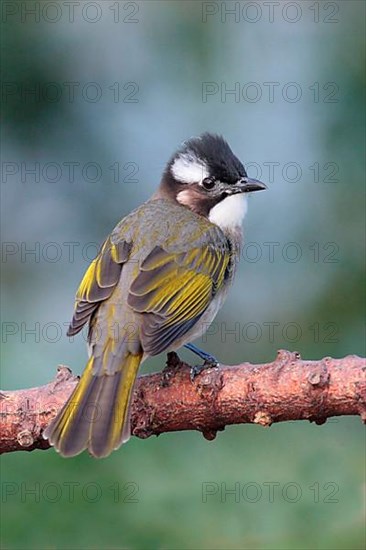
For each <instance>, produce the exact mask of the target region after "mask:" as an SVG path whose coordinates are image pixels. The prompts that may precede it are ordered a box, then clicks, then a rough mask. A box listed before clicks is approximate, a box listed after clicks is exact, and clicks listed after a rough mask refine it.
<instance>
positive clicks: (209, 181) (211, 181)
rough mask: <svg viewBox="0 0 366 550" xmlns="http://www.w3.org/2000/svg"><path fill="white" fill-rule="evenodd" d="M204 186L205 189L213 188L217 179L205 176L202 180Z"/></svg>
mask: <svg viewBox="0 0 366 550" xmlns="http://www.w3.org/2000/svg"><path fill="white" fill-rule="evenodd" d="M202 186H203V187H204V188H205V189H213V188H214V187H215V180H214V179H213V178H205V179H204V180H202Z"/></svg>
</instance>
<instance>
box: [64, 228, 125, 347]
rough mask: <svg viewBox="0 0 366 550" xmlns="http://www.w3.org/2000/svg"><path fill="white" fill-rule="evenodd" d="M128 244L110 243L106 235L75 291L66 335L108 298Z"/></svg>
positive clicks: (81, 323) (122, 241) (70, 333)
mask: <svg viewBox="0 0 366 550" xmlns="http://www.w3.org/2000/svg"><path fill="white" fill-rule="evenodd" d="M130 249H131V244H130V243H127V242H126V241H125V240H120V241H118V242H112V241H111V238H110V237H108V238H107V239H106V240H105V241H104V243H103V245H102V247H101V249H100V252H99V254H98V256H97V257H96V258H95V260H93V261H92V263H91V264H90V266H89V267H88V269H87V271H86V272H85V275H84V277H83V279H82V281H81V283H80V286H79V289H78V291H77V294H76V300H75V310H74V316H73V318H72V320H71V323H70V326H69V329H68V332H67V335H68V336H73V335H74V334H77V333H78V332H79V331H80V330H81V329H82V328H83V326H84V325H85V324H86V323H87V322H88V321H90V319H91V317H92V315H93V314H94V313H95V311H96V310H97V309H98V307H99V305H100V303H101V302H102V301H104V300H106V299H107V298H109V297H110V295H111V294H112V292H113V290H114V289H115V287H116V285H117V283H118V281H119V279H120V276H121V270H122V265H123V264H124V263H125V262H126V261H127V259H128V256H129V253H130Z"/></svg>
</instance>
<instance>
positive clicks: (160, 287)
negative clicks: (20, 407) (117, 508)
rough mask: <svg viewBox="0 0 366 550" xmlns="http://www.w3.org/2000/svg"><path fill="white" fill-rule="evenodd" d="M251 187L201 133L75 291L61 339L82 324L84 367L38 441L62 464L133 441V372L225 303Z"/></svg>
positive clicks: (234, 162) (230, 156)
mask: <svg viewBox="0 0 366 550" xmlns="http://www.w3.org/2000/svg"><path fill="white" fill-rule="evenodd" d="M263 189H266V185H265V184H264V183H262V182H261V181H259V180H256V179H253V178H249V177H248V174H247V172H246V170H245V168H244V165H243V164H242V162H241V161H240V160H239V159H238V157H237V156H236V155H235V154H234V153H233V151H232V150H231V148H230V146H229V145H228V143H227V141H226V140H225V139H224V138H223V137H222V136H221V135H218V134H213V133H209V132H205V133H203V134H202V135H200V136H199V137H192V138H190V139H188V140H186V141H184V142H183V143H182V145H181V146H180V147H179V148H178V150H177V151H176V152H175V153H174V154H173V155H172V157H171V158H170V159H169V161H168V162H167V164H166V166H165V169H164V171H163V174H162V177H161V181H160V185H159V187H158V189H157V191H156V192H155V193H154V194H153V196H152V197H151V198H150V199H149V200H147V201H146V202H145V203H143V204H142V205H141V206H139V207H138V208H137V209H135V210H134V211H132V212H131V213H130V214H128V215H127V216H126V217H124V218H123V219H122V220H121V221H120V222H119V223H118V224H117V226H116V227H115V228H114V230H113V231H112V233H111V234H110V235H109V236H108V237H107V238H106V240H105V241H104V243H103V244H102V246H101V249H100V251H99V253H98V255H97V257H96V258H95V259H94V260H93V261H92V262H91V264H90V265H89V267H88V269H87V271H86V272H85V275H84V277H83V279H82V281H81V283H80V286H79V288H78V291H77V294H76V298H75V307H74V313H73V317H72V320H71V323H70V326H69V329H68V332H67V335H68V336H74V335H75V334H77V333H78V332H79V331H80V330H81V329H82V328H83V327H84V326H85V325H87V324H88V348H89V359H88V362H87V364H86V367H85V370H84V372H83V374H82V376H81V378H80V380H79V382H78V385H77V386H76V388H75V389H74V391H73V393H72V394H71V396H70V398H69V399H68V401H67V402H66V404H65V405H64V406H63V408H62V409H61V410H60V412H59V413H58V414H57V415H56V417H55V418H54V419H53V420H52V421H51V423H50V424H49V426H48V427H47V428H46V430H45V432H44V434H43V435H44V438H45V439H48V441H49V443H50V445H52V446H54V447H55V449H56V451H58V452H59V453H60V454H61V455H62V456H64V457H71V456H75V455H78V454H79V453H81V452H82V451H84V450H88V452H89V454H90V455H92V456H93V457H96V458H102V457H106V456H108V455H109V454H110V453H111V452H112V451H113V450H115V449H118V448H119V447H120V446H121V444H122V443H124V442H126V441H128V439H129V437H130V435H131V426H130V424H131V422H130V405H131V398H132V395H133V387H134V383H135V379H136V376H137V372H138V369H139V366H140V364H141V363H142V362H143V361H145V360H146V359H147V358H148V357H151V356H155V355H157V354H159V353H162V352H169V351H176V350H178V349H179V348H181V347H182V346H185V347H187V348H189V349H191V350H192V351H194V352H196V353H198V355H200V357H202V358H203V359H210V358H211V356H210V355H209V354H207V353H205V352H203V351H201V350H199V348H197V347H196V346H195V345H194V344H192V343H191V341H192V340H195V339H197V338H199V337H200V336H201V335H202V334H204V332H205V331H206V330H207V328H208V326H209V325H210V323H212V321H213V319H214V318H215V316H216V314H217V312H218V311H219V309H220V308H221V306H222V305H223V303H224V300H225V298H226V296H227V293H228V289H229V288H230V286H231V284H232V281H233V278H234V274H235V271H236V267H237V264H238V261H239V258H240V250H241V246H242V222H243V219H244V216H245V214H246V211H247V194H248V193H251V192H254V191H260V190H263Z"/></svg>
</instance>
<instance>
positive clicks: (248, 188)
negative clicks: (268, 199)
mask: <svg viewBox="0 0 366 550" xmlns="http://www.w3.org/2000/svg"><path fill="white" fill-rule="evenodd" d="M234 188H235V192H236V193H252V191H262V190H263V189H267V185H266V184H265V183H263V182H262V181H259V180H256V179H254V178H248V177H245V178H242V179H241V180H239V181H238V182H237V183H236V184H235V185H234Z"/></svg>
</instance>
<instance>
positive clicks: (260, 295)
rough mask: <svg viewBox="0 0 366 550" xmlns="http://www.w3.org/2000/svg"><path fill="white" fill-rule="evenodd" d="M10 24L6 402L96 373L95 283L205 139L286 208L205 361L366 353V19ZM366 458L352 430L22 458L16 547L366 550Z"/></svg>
mask: <svg viewBox="0 0 366 550" xmlns="http://www.w3.org/2000/svg"><path fill="white" fill-rule="evenodd" d="M271 6H272V7H271ZM1 7H2V38H1V41H2V44H1V46H2V48H1V50H2V114H3V117H2V118H3V123H2V164H1V167H2V178H1V192H2V201H1V208H2V216H1V223H2V241H3V247H2V264H1V268H2V357H1V359H2V367H1V387H2V388H4V389H16V388H23V387H27V386H36V385H40V384H43V383H46V382H47V381H49V380H50V379H52V378H53V376H54V374H55V369H56V366H57V365H58V364H60V363H62V364H67V365H69V366H70V367H72V369H73V370H74V372H76V373H80V372H81V371H82V368H83V366H84V364H85V361H86V357H87V354H86V349H85V336H84V337H83V336H79V337H77V338H75V339H74V340H73V341H70V340H69V339H68V338H67V337H66V328H67V323H68V321H69V319H70V316H71V314H72V308H73V299H74V293H75V291H76V288H77V285H78V283H79V281H80V278H81V276H82V274H83V272H84V271H85V269H86V267H87V265H88V263H89V261H90V260H91V259H92V258H93V255H94V254H95V252H96V248H97V246H98V245H99V243H101V242H102V241H103V239H104V237H105V236H106V235H107V234H108V233H109V232H110V231H111V229H112V228H113V227H114V225H115V224H116V223H117V222H118V221H119V219H120V218H121V217H123V216H124V215H125V214H127V213H128V212H129V211H130V210H131V209H132V208H134V207H136V206H137V205H139V204H140V203H141V202H143V201H144V200H146V199H147V198H148V197H149V196H150V195H151V194H152V192H153V191H154V189H155V188H156V186H157V184H158V182H159V178H160V174H161V172H162V170H163V167H164V163H165V162H166V160H167V159H168V157H169V156H170V155H171V153H172V152H173V151H174V149H175V148H176V147H177V146H178V145H179V144H180V143H181V142H182V141H183V140H184V139H187V138H188V137H190V136H192V135H196V134H199V133H201V132H203V131H206V130H209V131H214V132H218V133H221V134H223V135H224V136H225V137H226V138H227V140H228V141H229V143H230V144H231V146H232V148H233V150H234V151H235V152H236V154H237V155H238V156H239V157H240V158H241V159H242V160H243V162H244V163H246V165H247V166H248V172H249V174H250V175H252V176H253V177H260V178H261V179H262V180H263V181H266V182H267V183H268V187H269V190H268V191H266V192H264V193H260V194H255V196H253V197H252V200H251V201H250V202H251V204H250V209H249V214H248V216H247V218H246V223H245V239H246V243H247V247H246V248H245V249H244V252H243V257H242V261H241V264H240V269H239V274H238V277H237V280H236V283H235V287H234V288H233V290H232V292H231V294H230V297H229V299H228V301H227V303H226V305H225V307H224V308H223V309H222V311H221V312H220V314H219V316H218V318H217V322H216V324H215V327H214V329H213V330H212V331H211V332H215V334H211V333H210V334H209V335H208V336H206V337H205V339H204V341H203V342H201V345H202V347H204V348H205V349H207V350H209V351H210V352H212V353H213V354H215V355H216V356H217V357H219V359H220V360H221V361H222V362H224V363H228V364H235V363H238V362H241V361H243V360H248V361H252V362H263V361H271V360H273V358H274V357H275V354H276V351H277V350H278V349H280V348H285V349H290V350H297V351H299V352H300V353H301V354H302V355H303V357H305V358H309V359H316V358H321V357H323V356H334V357H342V356H344V355H346V354H349V353H356V354H364V353H365V340H364V331H363V314H364V301H363V300H364V295H363V269H364V206H365V203H364V173H365V165H364V160H363V153H364V148H365V139H364V105H363V99H364V97H363V86H364V80H365V72H364V66H365V64H364V61H365V59H364V57H365V43H364V33H365V28H364V21H365V4H364V2H359V1H355V2H353V1H349V0H347V1H345V2H343V1H337V2H313V1H312V2H307V1H297V2H279V3H269V4H268V3H263V2H190V1H184V2H176V1H163V2H155V1H149V2H139V1H138V2H119V1H118V0H117V1H113V2H112V1H111V2H110V1H108V0H107V1H96V2H86V1H81V2H75V3H72V2H71V3H67V2H63V1H61V0H60V1H54V2H43V1H40V2H33V1H27V2H12V1H9V2H8V1H3V2H2V6H1ZM230 10H232V12H231V13H230ZM270 326H272V327H273V333H271V332H270ZM232 331H234V334H233V332H232ZM181 355H182V357H184V358H185V359H186V360H188V361H190V362H194V357H192V356H191V355H190V354H189V353H188V352H182V354H181ZM164 361H165V358H164V356H161V357H158V358H155V359H154V360H151V361H149V362H148V364H146V365H144V369H143V371H144V372H149V371H154V370H157V369H161V368H162V367H163V365H164ZM364 445H365V436H364V428H363V427H362V424H361V422H360V420H359V418H336V419H332V420H330V421H328V422H327V423H326V424H324V425H322V426H316V425H313V424H309V423H307V422H296V423H295V422H294V423H284V424H279V425H274V426H272V427H271V428H270V429H263V428H262V427H259V426H235V427H228V428H227V429H226V430H225V431H224V432H223V433H220V434H219V435H218V437H217V439H216V440H215V441H213V442H208V441H206V440H204V438H203V437H202V436H201V435H200V434H199V433H188V432H187V433H176V434H169V435H162V436H160V437H159V438H151V439H149V440H146V441H141V440H138V439H135V438H132V440H131V441H130V442H129V444H128V445H127V446H125V447H124V448H122V449H120V450H119V451H118V452H115V453H113V455H112V456H111V457H110V458H108V459H106V460H103V461H95V460H93V459H91V458H90V457H88V456H87V455H86V454H83V455H81V456H79V457H76V458H74V459H69V460H65V459H62V458H60V457H59V456H58V455H56V453H55V452H54V451H53V450H49V451H47V452H43V451H42V452H41V451H36V452H32V453H30V454H27V453H15V454H9V455H6V456H3V457H2V462H1V473H2V535H1V537H2V538H1V543H2V547H3V548H14V549H15V548H16V549H23V548H24V549H25V548H29V549H30V548H59V549H63V548H73V549H77V548H80V549H84V548H106V549H107V548H108V549H109V548H131V549H149V548H177V549H178V548H179V549H183V548H185V549H193V548H195V549H213V548H215V549H231V548H232V549H234V548H235V549H241V548H248V549H287V548H291V549H292V548H299V549H300V548H301V549H304V548H306V549H313V548H319V549H320V548H321V549H338V548H339V549H344V548H348V549H358V548H363V547H364V545H365V537H364V508H363V491H364V487H365V473H364V460H365V446H364ZM233 490H234V491H236V493H234V494H233V493H232V492H230V491H233Z"/></svg>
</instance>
